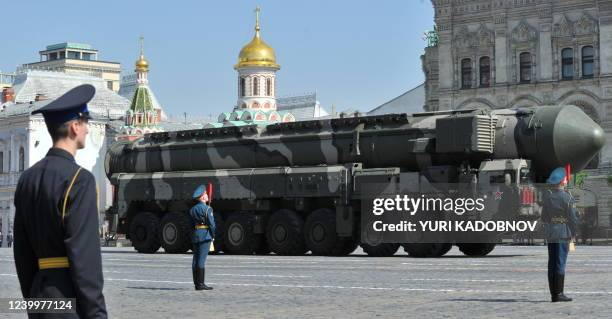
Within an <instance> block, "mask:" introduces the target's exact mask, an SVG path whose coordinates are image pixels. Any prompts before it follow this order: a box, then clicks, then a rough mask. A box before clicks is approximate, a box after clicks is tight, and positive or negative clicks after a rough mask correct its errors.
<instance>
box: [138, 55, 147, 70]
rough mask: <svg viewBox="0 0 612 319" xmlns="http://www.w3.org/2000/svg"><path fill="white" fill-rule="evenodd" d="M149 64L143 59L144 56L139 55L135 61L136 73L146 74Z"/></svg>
mask: <svg viewBox="0 0 612 319" xmlns="http://www.w3.org/2000/svg"><path fill="white" fill-rule="evenodd" d="M148 71H149V62H148V61H147V60H146V59H145V57H144V55H142V54H141V55H140V58H138V60H137V61H136V72H148Z"/></svg>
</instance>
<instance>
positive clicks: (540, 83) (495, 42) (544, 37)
mask: <svg viewBox="0 0 612 319" xmlns="http://www.w3.org/2000/svg"><path fill="white" fill-rule="evenodd" d="M432 3H433V6H434V11H435V22H436V26H437V34H438V39H439V40H438V42H437V45H434V46H430V47H428V48H426V50H425V55H424V56H423V57H422V60H423V70H424V72H425V75H426V82H425V92H426V101H425V104H426V105H425V110H427V111H436V110H449V109H463V108H475V107H484V108H491V109H493V108H514V107H530V106H536V105H545V104H573V105H577V106H579V107H581V108H582V109H583V110H584V111H585V112H586V113H587V114H588V115H589V116H591V118H593V120H595V122H597V123H599V124H600V125H601V126H602V127H603V128H604V130H605V132H606V135H607V140H608V143H607V145H606V146H605V147H604V149H603V151H602V152H601V154H600V155H599V156H598V158H597V159H596V160H595V161H594V162H592V163H591V166H592V167H596V166H598V164H599V163H610V162H612V147H611V145H612V1H603V0H571V1H569V0H432Z"/></svg>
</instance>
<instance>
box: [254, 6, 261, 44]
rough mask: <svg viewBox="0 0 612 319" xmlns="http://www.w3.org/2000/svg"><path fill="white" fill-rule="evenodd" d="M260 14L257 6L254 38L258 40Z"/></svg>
mask: <svg viewBox="0 0 612 319" xmlns="http://www.w3.org/2000/svg"><path fill="white" fill-rule="evenodd" d="M260 12H261V8H259V6H257V7H256V8H255V37H256V38H259V30H260V28H259V13H260Z"/></svg>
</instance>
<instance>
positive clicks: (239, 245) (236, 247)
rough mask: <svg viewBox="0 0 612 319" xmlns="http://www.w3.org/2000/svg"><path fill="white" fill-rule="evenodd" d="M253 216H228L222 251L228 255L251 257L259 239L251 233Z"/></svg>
mask: <svg viewBox="0 0 612 319" xmlns="http://www.w3.org/2000/svg"><path fill="white" fill-rule="evenodd" d="M254 225H255V216H254V215H252V214H249V213H245V212H238V213H233V214H231V215H229V217H228V218H227V220H226V221H225V224H224V226H225V228H224V229H225V230H224V231H223V235H224V236H223V251H225V252H226V253H229V254H238V255H251V254H253V252H255V249H256V248H257V247H258V246H259V242H260V241H261V240H260V237H258V236H256V235H255V233H253V228H254Z"/></svg>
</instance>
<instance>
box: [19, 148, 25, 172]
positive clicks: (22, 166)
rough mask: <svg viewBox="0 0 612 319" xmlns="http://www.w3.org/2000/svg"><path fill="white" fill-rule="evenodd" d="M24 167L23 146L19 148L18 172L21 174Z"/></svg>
mask: <svg viewBox="0 0 612 319" xmlns="http://www.w3.org/2000/svg"><path fill="white" fill-rule="evenodd" d="M24 167H25V151H24V150H23V146H22V147H20V148H19V171H20V172H23V170H24Z"/></svg>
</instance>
